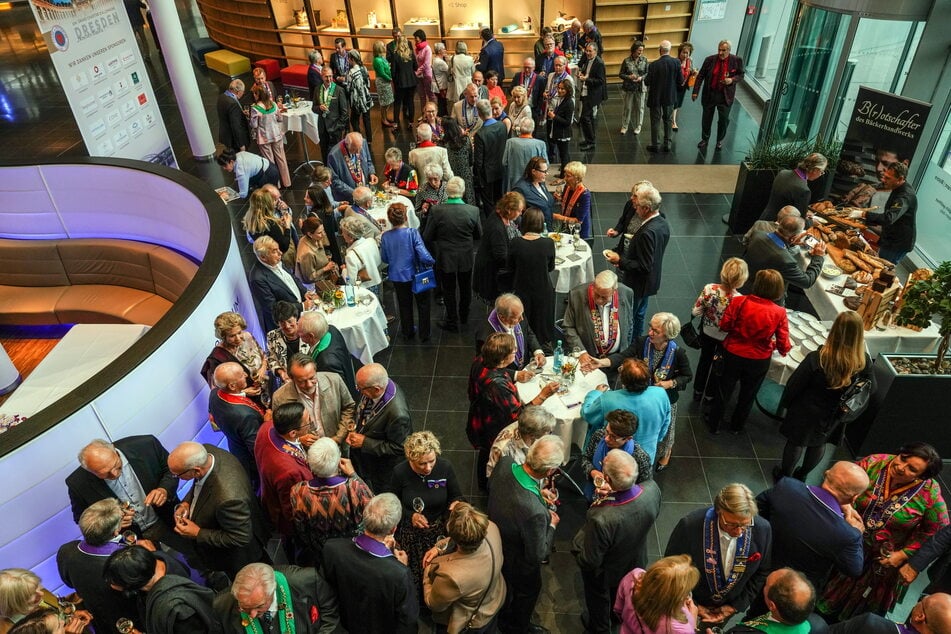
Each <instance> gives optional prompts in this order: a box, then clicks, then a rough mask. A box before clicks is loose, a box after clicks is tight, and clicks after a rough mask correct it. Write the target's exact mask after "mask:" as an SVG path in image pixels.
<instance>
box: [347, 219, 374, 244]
mask: <svg viewBox="0 0 951 634" xmlns="http://www.w3.org/2000/svg"><path fill="white" fill-rule="evenodd" d="M340 231H342V232H344V233H346V234H347V235H348V236H350V237H351V238H353V239H354V240H358V239H360V238H368V237H370V236H372V235H373V226H372V225H371V224H370V223H369V222H367V221H366V218H364V217H363V216H347V217H345V218H343V219H342V220H341V221H340Z"/></svg>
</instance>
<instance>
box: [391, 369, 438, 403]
mask: <svg viewBox="0 0 951 634" xmlns="http://www.w3.org/2000/svg"><path fill="white" fill-rule="evenodd" d="M390 378H391V379H393V381H394V382H396V384H397V385H399V386H400V388H401V389H402V390H403V393H404V394H405V395H406V402H407V404H408V405H409V408H410V409H419V410H427V409H429V392H430V387H431V385H432V378H428V377H418V376H406V377H402V376H396V375H393V374H392V373H391V374H390Z"/></svg>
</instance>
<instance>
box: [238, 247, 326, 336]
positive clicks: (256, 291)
mask: <svg viewBox="0 0 951 634" xmlns="http://www.w3.org/2000/svg"><path fill="white" fill-rule="evenodd" d="M253 248H254V255H255V256H257V259H256V261H255V262H254V264H253V265H251V271H250V272H249V273H248V282H249V283H250V285H251V295H252V296H253V297H254V300H255V302H256V303H257V305H258V310H259V311H260V313H259V316H260V317H261V325H263V326H264V332H270V331H272V330H274V329H275V328H277V322H275V321H274V315H273V314H271V307H272V306H274V302H278V301H284V302H291V303H292V304H296V305H298V306H300V307H301V310H310V308H311V306H313V301H311V300H310V299H309V298H308V297H307V290H306V289H305V288H304V287H303V286H301V283H300V282H299V281H297V278H296V277H294V276H293V275H291V274H290V273H288V272H287V271H286V270H284V268H283V267H282V266H281V249H280V247H278V246H277V242H276V241H275V240H274V238H272V237H271V236H259V237H258V239H257V240H255V241H254V247H253Z"/></svg>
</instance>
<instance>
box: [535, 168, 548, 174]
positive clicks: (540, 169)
mask: <svg viewBox="0 0 951 634" xmlns="http://www.w3.org/2000/svg"><path fill="white" fill-rule="evenodd" d="M535 171H536V172H541V173H542V174H547V173H548V170H543V169H542V168H540V167H536V168H535Z"/></svg>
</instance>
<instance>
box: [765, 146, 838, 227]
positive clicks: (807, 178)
mask: <svg viewBox="0 0 951 634" xmlns="http://www.w3.org/2000/svg"><path fill="white" fill-rule="evenodd" d="M828 164H829V160H828V159H827V158H826V157H824V156H823V155H821V154H819V153H818V152H813V153H812V154H809V155H808V156H806V157H805V158H803V159H802V160H801V161H799V164H798V165H797V166H796V169H794V170H781V171H780V172H779V173H778V174H776V178H774V179H773V186H772V187H771V188H770V190H769V201H767V203H766V207H765V208H764V209H763V214H762V215H761V216H760V217H759V219H760V220H765V221H767V222H773V221H774V220H776V215H777V214H778V213H779V210H780V209H782V208H783V207H786V206H789V205H791V206H793V207H795V208H796V209H797V210H798V211H800V212H806V211H807V210H808V209H809V201H810V199H811V198H812V190H810V189H809V183H811V182H812V181H814V180H816V179H817V178H819V177H820V176H822V175H823V174H825V173H826V166H827V165H828Z"/></svg>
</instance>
